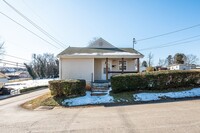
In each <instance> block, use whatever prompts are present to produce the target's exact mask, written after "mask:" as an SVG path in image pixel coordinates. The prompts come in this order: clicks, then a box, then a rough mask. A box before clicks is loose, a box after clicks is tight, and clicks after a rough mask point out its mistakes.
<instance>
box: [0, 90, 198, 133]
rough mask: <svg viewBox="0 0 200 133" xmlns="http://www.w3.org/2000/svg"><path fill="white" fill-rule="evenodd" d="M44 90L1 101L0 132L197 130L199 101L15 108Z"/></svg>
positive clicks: (184, 132)
mask: <svg viewBox="0 0 200 133" xmlns="http://www.w3.org/2000/svg"><path fill="white" fill-rule="evenodd" d="M47 91H48V89H45V90H40V91H36V92H32V93H29V94H24V95H20V96H17V97H12V98H9V99H5V100H1V101H0V132H1V133H29V132H33V133H34V132H41V133H43V132H48V133H49V132H62V133H66V132H84V133H88V132H89V133H93V132H97V133H101V132H112V133H113V132H114V133H115V132H116V133H149V132H150V133H161V132H162V133H163V132H164V133H168V132H174V133H177V132H178V133H188V132H191V133H199V132H200V100H188V101H179V102H169V103H156V104H139V105H129V106H114V107H104V106H96V107H77V108H62V107H56V108H54V109H52V110H37V111H36V110H35V111H30V110H26V109H23V108H21V107H19V105H20V104H22V103H24V102H25V101H28V100H30V99H33V98H35V97H37V96H40V95H42V94H44V93H46V92H47Z"/></svg>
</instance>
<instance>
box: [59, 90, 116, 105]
mask: <svg viewBox="0 0 200 133" xmlns="http://www.w3.org/2000/svg"><path fill="white" fill-rule="evenodd" d="M113 102H114V99H113V97H112V96H110V95H109V92H108V93H107V94H106V95H104V96H91V92H89V91H87V92H86V95H85V96H82V97H77V98H70V99H66V100H64V101H63V103H62V104H63V105H64V106H78V105H88V104H101V103H113Z"/></svg>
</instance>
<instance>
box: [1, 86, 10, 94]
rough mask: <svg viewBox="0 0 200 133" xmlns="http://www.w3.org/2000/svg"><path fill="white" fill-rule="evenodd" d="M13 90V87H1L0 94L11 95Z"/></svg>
mask: <svg viewBox="0 0 200 133" xmlns="http://www.w3.org/2000/svg"><path fill="white" fill-rule="evenodd" d="M12 90H13V89H12V88H6V87H1V88H0V95H9V94H10V93H11V91H12Z"/></svg>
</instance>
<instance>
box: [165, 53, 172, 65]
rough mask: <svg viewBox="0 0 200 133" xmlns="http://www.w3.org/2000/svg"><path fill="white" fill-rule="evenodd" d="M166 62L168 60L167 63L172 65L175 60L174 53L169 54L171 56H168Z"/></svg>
mask: <svg viewBox="0 0 200 133" xmlns="http://www.w3.org/2000/svg"><path fill="white" fill-rule="evenodd" d="M165 62H166V64H167V65H168V66H170V65H172V64H173V62H174V61H173V57H172V55H169V56H168V57H167V58H166V60H165Z"/></svg>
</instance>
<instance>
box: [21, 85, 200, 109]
mask: <svg viewBox="0 0 200 133" xmlns="http://www.w3.org/2000/svg"><path fill="white" fill-rule="evenodd" d="M199 96H200V88H194V89H191V88H184V89H183V88H182V89H174V90H173V91H171V90H165V91H145V90H144V91H140V92H134V91H130V92H121V93H117V94H114V93H112V92H109V91H108V93H107V94H106V95H104V96H91V92H89V91H87V92H86V95H85V96H81V97H75V98H66V97H61V98H55V97H53V96H51V94H50V93H47V94H45V95H43V96H40V97H38V98H36V99H33V100H31V101H28V102H26V103H24V104H22V107H23V108H26V109H31V110H32V109H35V108H37V107H39V106H66V107H70V106H80V105H81V106H82V105H86V106H87V105H105V104H134V103H138V102H146V101H156V100H167V99H176V98H185V97H199Z"/></svg>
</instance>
